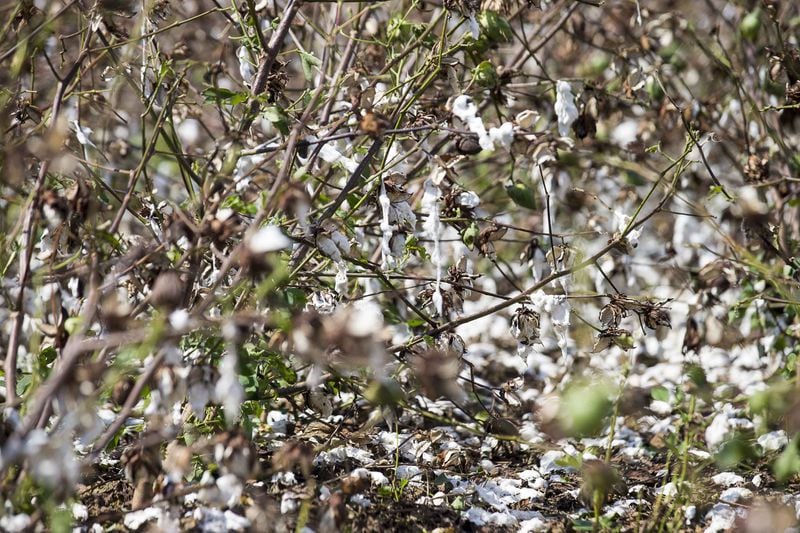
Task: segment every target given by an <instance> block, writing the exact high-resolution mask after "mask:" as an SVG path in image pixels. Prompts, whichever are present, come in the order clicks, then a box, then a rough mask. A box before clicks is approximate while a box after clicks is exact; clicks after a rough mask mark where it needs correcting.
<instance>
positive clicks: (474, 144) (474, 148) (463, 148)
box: [456, 135, 483, 155]
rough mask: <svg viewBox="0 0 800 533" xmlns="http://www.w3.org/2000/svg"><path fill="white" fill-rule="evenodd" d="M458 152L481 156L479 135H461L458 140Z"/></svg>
mask: <svg viewBox="0 0 800 533" xmlns="http://www.w3.org/2000/svg"><path fill="white" fill-rule="evenodd" d="M456 150H458V152H459V153H461V154H464V155H475V154H479V153H480V152H481V151H482V150H483V148H481V145H480V143H479V142H478V136H477V135H461V136H459V137H458V138H457V139H456Z"/></svg>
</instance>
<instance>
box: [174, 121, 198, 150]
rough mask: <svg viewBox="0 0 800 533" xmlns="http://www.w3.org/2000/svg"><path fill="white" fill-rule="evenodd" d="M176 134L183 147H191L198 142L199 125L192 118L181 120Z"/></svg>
mask: <svg viewBox="0 0 800 533" xmlns="http://www.w3.org/2000/svg"><path fill="white" fill-rule="evenodd" d="M176 133H177V134H178V138H179V139H180V140H181V143H182V144H183V145H184V146H193V145H195V144H197V141H199V140H200V123H199V122H198V121H197V120H195V119H193V118H187V119H186V120H182V121H181V122H180V124H178V128H177V130H176Z"/></svg>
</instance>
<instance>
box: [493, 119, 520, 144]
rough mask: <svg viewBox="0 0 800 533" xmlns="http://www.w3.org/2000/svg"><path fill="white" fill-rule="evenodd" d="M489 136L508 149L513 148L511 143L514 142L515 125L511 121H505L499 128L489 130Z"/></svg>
mask: <svg viewBox="0 0 800 533" xmlns="http://www.w3.org/2000/svg"><path fill="white" fill-rule="evenodd" d="M489 138H490V139H491V140H492V142H494V143H497V144H499V145H500V146H502V147H503V148H505V149H506V150H509V149H511V143H513V142H514V125H513V124H512V123H510V122H504V123H503V124H501V125H500V127H499V128H491V129H490V130H489Z"/></svg>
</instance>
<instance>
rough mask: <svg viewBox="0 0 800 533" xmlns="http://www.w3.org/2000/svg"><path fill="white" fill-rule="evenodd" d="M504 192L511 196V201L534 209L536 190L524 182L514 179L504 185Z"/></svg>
mask: <svg viewBox="0 0 800 533" xmlns="http://www.w3.org/2000/svg"><path fill="white" fill-rule="evenodd" d="M506 194H508V197H509V198H511V201H512V202H514V203H515V204H517V205H518V206H520V207H524V208H525V209H531V210H535V209H536V208H537V206H536V191H534V190H533V188H532V187H528V186H527V185H525V184H524V183H520V182H518V181H515V182H513V183H510V184H508V185H506Z"/></svg>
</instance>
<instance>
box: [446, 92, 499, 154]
mask: <svg viewBox="0 0 800 533" xmlns="http://www.w3.org/2000/svg"><path fill="white" fill-rule="evenodd" d="M452 111H453V114H454V115H455V116H457V117H458V118H459V119H461V120H462V121H463V122H464V123H466V125H467V128H468V129H469V131H471V132H472V133H474V134H476V135H477V136H478V144H479V145H480V147H481V148H483V149H484V150H494V142H493V141H492V139H491V137H490V136H489V133H488V132H487V131H486V126H484V125H483V120H481V118H480V117H479V116H477V115H478V106H477V105H475V101H474V100H473V99H472V98H471V97H469V96H467V95H466V94H462V95H460V96H458V97H456V99H455V100H453V104H452Z"/></svg>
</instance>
